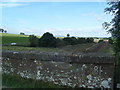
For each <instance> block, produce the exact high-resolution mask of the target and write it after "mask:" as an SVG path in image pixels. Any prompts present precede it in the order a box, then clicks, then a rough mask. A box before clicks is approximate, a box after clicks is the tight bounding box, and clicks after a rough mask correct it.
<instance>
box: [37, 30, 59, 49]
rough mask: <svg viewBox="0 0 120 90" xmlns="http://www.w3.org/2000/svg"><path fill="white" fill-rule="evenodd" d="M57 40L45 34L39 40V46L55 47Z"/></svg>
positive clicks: (51, 35) (47, 33)
mask: <svg viewBox="0 0 120 90" xmlns="http://www.w3.org/2000/svg"><path fill="white" fill-rule="evenodd" d="M56 45H57V39H56V38H55V37H54V36H53V34H52V33H49V32H46V33H44V34H43V36H42V37H41V38H40V39H39V46H41V47H56Z"/></svg>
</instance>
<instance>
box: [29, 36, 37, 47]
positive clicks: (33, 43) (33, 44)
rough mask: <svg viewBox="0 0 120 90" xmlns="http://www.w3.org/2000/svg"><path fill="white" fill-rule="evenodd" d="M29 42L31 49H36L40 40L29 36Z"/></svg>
mask: <svg viewBox="0 0 120 90" xmlns="http://www.w3.org/2000/svg"><path fill="white" fill-rule="evenodd" d="M29 41H30V46H31V47H36V46H38V38H37V37H36V36H34V35H30V36H29Z"/></svg>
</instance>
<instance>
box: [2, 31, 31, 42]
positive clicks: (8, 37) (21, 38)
mask: <svg viewBox="0 0 120 90" xmlns="http://www.w3.org/2000/svg"><path fill="white" fill-rule="evenodd" d="M28 37H29V36H27V35H17V34H7V33H0V38H2V41H0V43H2V44H9V43H29V38H28Z"/></svg>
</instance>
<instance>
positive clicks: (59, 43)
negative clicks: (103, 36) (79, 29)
mask: <svg viewBox="0 0 120 90" xmlns="http://www.w3.org/2000/svg"><path fill="white" fill-rule="evenodd" d="M29 40H30V46H32V47H36V46H39V47H63V46H67V45H77V44H84V43H93V42H94V39H93V38H87V39H86V38H76V37H73V36H72V37H70V35H69V34H67V37H64V38H63V39H60V38H56V37H54V36H53V34H52V33H49V32H46V33H44V34H43V36H42V37H41V38H40V39H39V40H37V37H36V36H34V35H30V36H29ZM37 44H38V45H37Z"/></svg>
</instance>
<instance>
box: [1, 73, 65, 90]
mask: <svg viewBox="0 0 120 90" xmlns="http://www.w3.org/2000/svg"><path fill="white" fill-rule="evenodd" d="M2 86H7V87H8V88H65V87H64V86H60V85H55V84H53V83H50V82H43V81H40V80H33V79H25V78H22V77H20V76H18V75H11V74H3V75H2Z"/></svg>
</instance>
